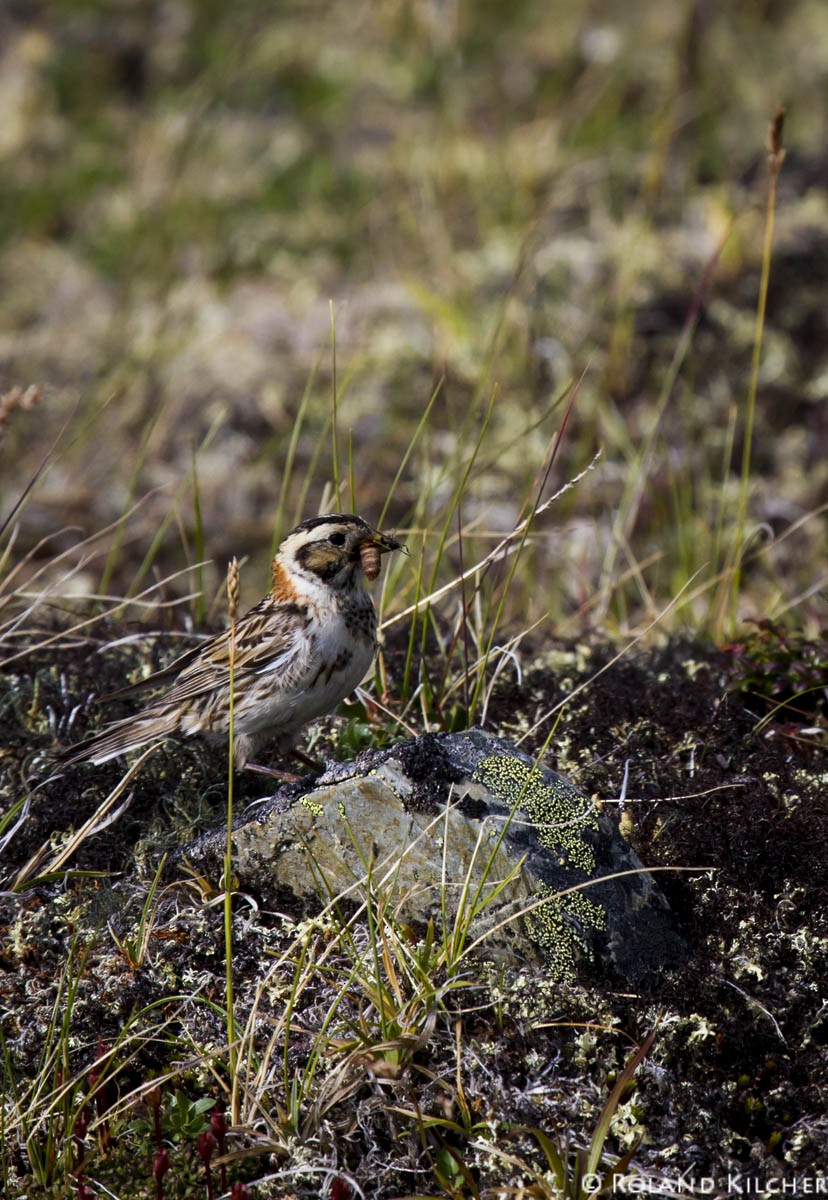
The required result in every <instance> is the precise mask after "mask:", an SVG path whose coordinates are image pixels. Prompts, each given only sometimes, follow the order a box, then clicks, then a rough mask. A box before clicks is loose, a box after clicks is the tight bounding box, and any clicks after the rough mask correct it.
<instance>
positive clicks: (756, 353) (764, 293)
mask: <svg viewBox="0 0 828 1200" xmlns="http://www.w3.org/2000/svg"><path fill="white" fill-rule="evenodd" d="M784 126H785V110H784V108H778V109H777V110H776V112H775V113H774V116H773V120H772V121H771V124H770V132H769V135H768V202H767V207H766V210H765V240H764V243H763V246H762V275H761V278H760V281H759V298H758V301H757V305H756V332H755V335H754V339H753V359H752V362H751V367H750V385H749V387H748V398H747V410H746V412H745V428H744V434H743V439H744V440H743V443H742V469H741V473H740V478H739V500H738V505H737V509H736V525H735V528H734V533H733V545H732V550H731V565H732V571H731V573H730V595H729V603H728V605H727V608H728V619H729V624H730V628H731V630H732V629H733V628H734V627H735V625H736V622H737V619H738V608H739V594H740V591H741V583H742V560H743V554H744V540H745V525H746V523H747V504H748V493H749V491H750V460H751V453H752V450H753V428H754V424H755V421H756V393H757V391H758V388H759V366H760V364H761V361H762V339H763V337H764V332H765V313H766V311H767V306H768V284H769V282H770V267H771V257H772V253H773V230H774V224H775V218H776V190H777V183H778V181H779V175H780V173H781V171H782V163H783V162H784V161H785V148H784V146H783V142H782V133H783V130H784ZM722 621H723V618H722V619H721V620H720V627H719V629H718V630H717V632H718V635H719V638H720V639H721V636H722V632H723V630H722V628H721V624H722Z"/></svg>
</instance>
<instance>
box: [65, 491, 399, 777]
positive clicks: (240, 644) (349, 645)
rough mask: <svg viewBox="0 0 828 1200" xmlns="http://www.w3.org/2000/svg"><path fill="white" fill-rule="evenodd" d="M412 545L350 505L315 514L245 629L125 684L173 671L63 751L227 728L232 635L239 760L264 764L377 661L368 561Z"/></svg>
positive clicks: (108, 751) (79, 754) (78, 758)
mask: <svg viewBox="0 0 828 1200" xmlns="http://www.w3.org/2000/svg"><path fill="white" fill-rule="evenodd" d="M402 549H403V547H402V545H401V543H400V542H398V541H397V539H396V538H394V537H391V536H390V535H389V534H386V533H380V532H379V531H378V530H376V529H372V528H371V526H370V525H368V524H367V523H366V522H365V521H363V519H362V517H357V516H353V515H351V514H348V513H329V514H328V515H327V516H322V517H312V518H311V519H310V520H309V521H303V522H302V523H301V525H297V526H296V528H295V529H294V530H292V532H291V533H289V534H288V535H287V537H286V538H285V539H284V541H283V542H282V543H281V545H280V546H279V550H278V553H277V554H276V557H275V558H274V560H273V586H272V588H271V590H270V594H269V595H268V596H265V598H264V600H261V601H260V602H259V603H258V604H257V605H255V607H253V608H251V609H250V610H249V612H247V613H245V614H244V616H241V617H239V618H238V620H237V621H236V622H235V630H233V628H232V626H231V628H230V629H227V630H225V631H224V633H220V634H218V636H216V637H214V638H212V639H211V640H210V641H208V642H205V643H204V644H203V645H201V646H196V647H194V648H193V649H192V650H189V651H187V653H186V654H183V655H182V656H181V657H180V658H178V659H176V660H175V662H173V663H171V664H170V665H169V666H168V667H165V668H164V669H163V670H161V671H158V672H156V673H155V674H154V675H152V676H150V677H149V678H148V679H146V680H144V681H143V682H142V683H140V684H136V685H134V686H133V687H129V688H125V689H124V690H123V691H124V693H126V692H132V691H134V690H137V689H138V688H144V687H147V686H151V685H154V684H162V683H166V682H167V681H168V680H170V679H172V681H173V682H172V686H171V687H169V689H168V690H167V691H166V692H164V693H163V695H161V696H159V697H158V698H157V699H156V700H153V701H152V702H151V703H150V704H148V705H147V706H146V707H145V708H143V709H141V710H140V711H139V712H137V713H135V714H134V715H133V716H130V717H125V718H124V719H123V720H120V721H115V722H114V723H113V724H111V725H109V726H108V727H107V728H105V729H104V730H102V731H101V732H100V733H99V734H96V735H95V736H93V737H90V738H88V739H87V740H86V741H84V742H80V743H79V744H78V745H76V746H72V747H70V748H69V749H68V750H67V751H66V753H65V755H63V756H62V758H63V762H64V763H65V764H66V765H72V764H74V763H79V762H92V763H96V764H97V763H104V762H107V761H108V760H109V759H111V758H117V757H118V755H120V754H126V753H128V752H129V751H131V750H137V749H139V748H140V747H142V746H147V745H149V744H150V743H152V742H156V741H157V742H160V741H163V739H164V738H167V737H170V736H173V735H182V736H184V737H190V736H192V735H193V734H203V735H206V736H207V737H211V738H213V739H220V738H221V737H222V736H224V737H225V738H226V737H227V735H228V728H229V720H230V704H229V697H230V654H231V644H232V652H233V681H234V688H233V690H234V705H233V707H234V712H233V733H234V738H233V755H234V759H235V762H236V766H237V767H239V768H242V767H245V766H248V767H250V769H254V770H255V769H262V768H257V767H256V764H254V763H252V762H251V759H252V756H253V755H254V754H255V753H256V751H257V749H258V748H259V747H260V746H261V745H262V744H263V743H264V742H266V741H268V740H271V739H272V740H273V741H274V743H275V747H276V749H277V751H278V752H279V753H280V754H287V753H289V752H290V751H291V750H292V747H293V743H294V741H295V739H296V737H297V735H298V733H299V731H300V730H301V729H302V727H303V726H304V725H307V724H308V722H309V721H313V720H315V719H316V718H317V717H321V716H323V715H324V714H325V713H329V712H331V711H332V710H333V709H334V708H336V706H337V705H338V704H339V702H340V701H341V700H343V699H344V698H345V697H346V696H347V695H348V694H349V693H350V692H352V691H353V690H354V688H355V687H356V686H357V684H358V683H359V682H360V681H361V680H362V678H363V677H364V675H365V673H366V671H367V670H368V668H369V666H370V665H371V662H372V660H373V658H374V654H375V652H376V648H377V614H376V611H375V610H374V605H373V603H372V601H371V598H370V596H369V595H368V593H367V592H366V591H365V590H364V588H363V586H362V579H361V575H360V572H361V573H362V574H364V575H365V576H366V577H367V578H368V579H376V577H377V576H378V575H379V571H380V555H381V554H385V553H387V552H388V551H391V550H402ZM231 639H232V642H231ZM117 694H118V695H121V694H123V693H120V692H119V693H117ZM300 757H304V756H301V755H300ZM305 761H309V760H307V759H306V760H305ZM273 773H274V774H279V772H273Z"/></svg>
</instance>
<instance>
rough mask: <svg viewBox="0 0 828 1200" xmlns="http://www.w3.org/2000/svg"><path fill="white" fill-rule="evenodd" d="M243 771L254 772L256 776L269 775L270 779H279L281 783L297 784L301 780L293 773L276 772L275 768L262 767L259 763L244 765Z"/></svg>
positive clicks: (299, 776)
mask: <svg viewBox="0 0 828 1200" xmlns="http://www.w3.org/2000/svg"><path fill="white" fill-rule="evenodd" d="M244 770H245V771H255V772H256V774H257V775H269V776H270V777H271V779H281V781H282V783H298V782H299V780H300V779H301V778H302V776H301V775H297V774H296V772H295V771H278V770H277V769H276V768H275V767H263V766H261V764H260V763H251V762H249V763H245V764H244Z"/></svg>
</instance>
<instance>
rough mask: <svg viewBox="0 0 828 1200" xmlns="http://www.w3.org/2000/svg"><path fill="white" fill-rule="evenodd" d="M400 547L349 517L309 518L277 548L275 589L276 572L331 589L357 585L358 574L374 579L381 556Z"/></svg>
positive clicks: (275, 574) (341, 514) (365, 524)
mask: <svg viewBox="0 0 828 1200" xmlns="http://www.w3.org/2000/svg"><path fill="white" fill-rule="evenodd" d="M402 548H403V547H402V545H401V543H400V542H398V541H397V539H396V538H394V537H391V536H390V534H387V533H380V532H379V530H377V529H372V527H371V526H370V525H369V524H368V523H367V522H366V521H363V519H362V517H357V516H353V515H351V514H350V513H328V514H327V515H326V516H324V517H311V519H310V520H309V521H303V522H302V524H301V525H297V526H296V528H295V529H293V530H292V531H291V532H290V533H289V534H288V535H287V537H286V538H285V539H284V541H283V542H282V544H281V545H280V547H279V553H278V555H277V556H276V561H275V562H274V564H273V570H274V586H276V582H277V573H278V572H277V568H281V569H282V570H284V571H287V573H288V577H290V576H291V575H299V576H304V577H305V578H306V579H307V578H308V577H310V578H311V581H312V582H320V583H324V584H326V585H327V586H328V587H332V588H335V589H336V588H349V587H353V586H354V585H355V583H356V582H357V572H358V571H360V570H361V571H362V572H363V573H364V574H365V575H366V577H367V578H368V579H376V577H377V575H379V571H380V555H382V554H386V553H388V551H390V550H401V549H402Z"/></svg>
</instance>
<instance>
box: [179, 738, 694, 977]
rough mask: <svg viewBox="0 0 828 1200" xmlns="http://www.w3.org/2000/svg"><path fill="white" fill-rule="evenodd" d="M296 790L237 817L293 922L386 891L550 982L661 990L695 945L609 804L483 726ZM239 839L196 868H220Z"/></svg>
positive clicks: (199, 860)
mask: <svg viewBox="0 0 828 1200" xmlns="http://www.w3.org/2000/svg"><path fill="white" fill-rule="evenodd" d="M298 793H299V789H298V786H297V785H295V784H291V785H288V786H287V787H285V788H282V789H280V791H279V792H277V793H276V795H275V796H274V797H273V798H272V799H270V800H267V801H264V802H260V803H259V804H257V805H254V806H252V807H251V808H249V809H248V810H247V811H246V812H245V813H244V814H242V816H241V817H240V818H239V819H238V821H237V822H236V826H235V829H234V834H233V851H234V858H233V866H234V871H235V872H236V874H237V876H238V879H239V881H240V885H241V887H242V889H243V890H249V891H252V892H253V893H254V894H256V895H257V896H259V897H261V898H263V899H264V900H265V901H266V902H267V903H270V904H273V903H276V904H278V905H279V906H280V907H282V908H284V907H287V908H288V910H289V911H294V912H295V911H296V909H297V907H298V909H299V910H300V911H313V910H316V911H318V910H319V909H320V908H321V907H323V906H324V905H325V904H327V903H328V902H329V901H330V900H331V899H332V898H333V897H335V896H342V897H343V898H344V899H346V900H347V899H348V898H350V900H351V901H352V902H354V903H356V902H357V901H358V900H359V898H360V896H361V895H362V894H363V889H364V888H365V887H366V886H368V885H369V883H371V882H372V883H375V884H380V883H381V884H382V885H383V886H384V887H387V886H388V885H389V884H390V885H391V887H392V889H393V893H394V894H395V896H397V897H399V898H401V900H402V911H403V912H404V914H405V917H406V919H407V920H409V921H412V922H414V923H415V924H420V925H425V924H427V923H428V921H430V920H433V921H435V923H437V924H440V923H441V921H443V920H445V919H448V920H451V921H453V922H455V923H456V922H457V921H458V920H468V921H469V925H470V928H469V936H470V938H471V939H472V940H477V939H480V943H479V951H478V952H479V954H480V956H481V957H483V958H496V959H501V960H503V959H506V960H511V961H520V960H521V959H530V960H536V961H537V960H539V961H541V962H542V963H543V964H544V965H545V967H546V968H547V970H548V971H549V973H550V974H551V975H552V976H553V977H569V978H572V977H574V976H575V975H576V974H580V973H583V972H586V973H587V974H594V973H595V972H596V971H599V972H601V973H603V974H606V973H607V972H609V973H610V975H611V976H618V977H620V978H621V979H623V980H624V981H625V982H626V983H628V984H631V985H634V986H636V985H641V984H646V982H647V981H651V982H652V981H654V980H655V979H656V978H657V977H658V975H659V973H660V971H661V970H662V968H663V967H665V966H669V965H672V964H675V963H676V962H678V961H680V959H681V958H682V956H683V953H684V945H683V941H682V938H681V936H680V934H679V933H678V931H677V928H676V923H675V920H674V918H673V916H672V914H671V912H670V909H669V906H668V905H667V902H666V901H665V899H664V897H663V895H662V894H661V892H660V890H659V889H658V887H657V886H656V884H655V883H654V881H653V878H652V876H651V875H650V874H649V873H648V872H647V871H646V869H645V868H644V866H643V865H642V863H641V861H640V860H639V858H638V857H637V856H636V855H635V854H634V853H633V851H632V850H631V849H630V847H629V846H628V845H627V843H626V841H625V840H624V838H623V837H622V836H621V834H620V833H619V832H618V830H617V829H616V828H615V826H614V825H613V824H612V823H611V822H610V820H609V819H608V818H607V817H606V816H604V815H603V814H602V813H601V812H600V811H599V809H598V807H597V806H596V804H595V803H594V802H593V801H591V800H590V799H589V798H588V797H586V796H585V795H584V794H583V793H582V792H580V791H578V789H577V788H575V787H574V786H573V785H572V784H570V783H568V782H567V781H566V780H565V779H563V778H562V777H561V776H560V775H556V774H555V773H554V772H553V771H550V770H548V769H547V768H545V767H543V766H537V767H536V766H535V765H534V763H533V760H532V759H531V758H530V757H529V756H528V755H525V754H522V753H520V752H519V751H518V750H517V749H516V748H515V747H514V746H512V745H511V744H510V743H508V742H506V741H503V740H501V739H499V738H495V737H492V736H490V735H489V734H487V733H485V732H484V731H483V730H480V729H472V730H470V731H468V732H466V733H455V734H424V735H422V736H420V737H418V738H416V739H414V740H413V741H411V742H408V743H405V744H403V745H398V746H395V747H393V748H392V749H390V750H381V751H371V752H368V753H366V754H363V755H362V756H361V757H360V758H359V759H358V760H357V761H356V762H355V763H350V764H338V765H336V766H334V767H331V768H330V769H329V770H327V771H326V772H325V773H324V774H323V775H322V776H320V777H319V778H318V779H316V780H315V781H313V783H312V784H311V786H310V787H309V788H308V789H307V790H305V791H303V792H301V794H298ZM225 841H226V832H225V831H223V830H219V831H216V832H212V833H210V834H207V835H206V836H204V837H203V838H201V839H200V840H199V841H198V842H197V843H196V844H194V845H192V846H190V847H188V849H187V850H186V858H187V860H188V861H189V862H190V863H192V864H193V865H194V866H195V867H197V868H199V869H200V870H202V871H204V872H205V873H207V874H210V875H217V874H218V873H219V872H220V863H221V858H222V855H223V853H224V848H225Z"/></svg>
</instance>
